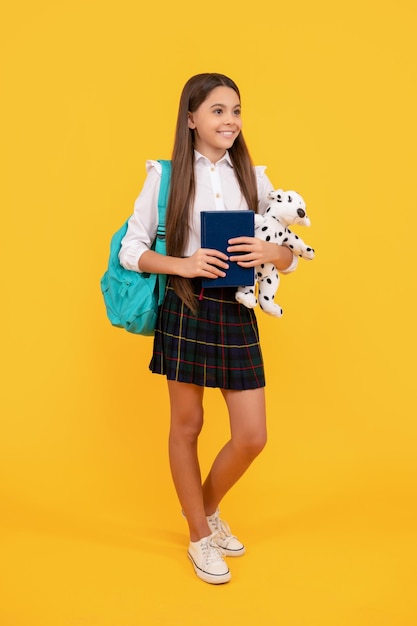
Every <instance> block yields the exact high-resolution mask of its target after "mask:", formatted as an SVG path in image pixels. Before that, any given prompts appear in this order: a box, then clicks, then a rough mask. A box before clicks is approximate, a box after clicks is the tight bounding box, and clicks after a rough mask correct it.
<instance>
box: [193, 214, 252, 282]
mask: <svg viewBox="0 0 417 626" xmlns="http://www.w3.org/2000/svg"><path fill="white" fill-rule="evenodd" d="M254 215H255V214H254V212H253V211H202V212H201V247H202V248H211V249H213V250H220V252H224V253H225V254H227V255H228V256H229V255H230V253H229V252H227V248H228V246H229V243H228V241H229V239H231V238H232V237H253V236H254V232H255V225H254V222H255V219H254ZM236 254H244V253H242V252H240V253H236ZM228 264H229V269H228V270H226V276H224V277H219V278H203V287H204V288H206V287H243V286H245V285H253V284H254V283H255V268H253V267H241V266H240V265H238V264H237V262H236V261H233V263H232V262H231V261H228Z"/></svg>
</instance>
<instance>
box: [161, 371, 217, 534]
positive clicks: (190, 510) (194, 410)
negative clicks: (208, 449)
mask: <svg viewBox="0 0 417 626" xmlns="http://www.w3.org/2000/svg"><path fill="white" fill-rule="evenodd" d="M168 390H169V396H170V404H171V427H170V432H169V460H170V466H171V473H172V478H173V480H174V485H175V489H176V491H177V495H178V499H179V501H180V504H181V506H182V509H183V511H184V514H185V517H186V519H187V522H188V526H189V529H190V540H191V541H198V540H199V539H202V538H203V537H207V536H208V535H210V534H211V531H210V529H209V526H208V524H207V519H206V513H205V509H204V501H203V491H202V485H201V472H200V465H199V462H198V457H197V441H198V436H199V434H200V432H201V429H202V427H203V394H204V387H199V386H197V385H192V384H188V383H180V382H177V381H171V380H169V381H168Z"/></svg>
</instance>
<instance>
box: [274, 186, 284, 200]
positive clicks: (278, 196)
mask: <svg viewBox="0 0 417 626" xmlns="http://www.w3.org/2000/svg"><path fill="white" fill-rule="evenodd" d="M275 193H276V198H275V199H276V201H277V202H282V201H283V199H284V190H283V189H277V190H276V192H275Z"/></svg>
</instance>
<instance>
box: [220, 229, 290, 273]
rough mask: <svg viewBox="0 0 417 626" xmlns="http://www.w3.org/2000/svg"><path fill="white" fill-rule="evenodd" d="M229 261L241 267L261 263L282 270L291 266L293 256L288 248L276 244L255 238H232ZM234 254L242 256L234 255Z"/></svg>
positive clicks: (228, 249) (230, 240) (228, 250)
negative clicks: (270, 264)
mask: <svg viewBox="0 0 417 626" xmlns="http://www.w3.org/2000/svg"><path fill="white" fill-rule="evenodd" d="M227 252H230V261H236V262H237V264H238V265H240V266H241V267H255V266H256V265H262V263H273V264H274V265H275V266H276V268H277V269H278V270H284V269H286V268H287V267H289V265H290V264H291V261H292V258H293V255H292V252H291V250H290V249H289V248H286V247H285V246H280V245H279V244H277V243H271V242H270V241H263V239H258V238H257V237H234V238H233V239H229V247H228V248H227ZM236 252H243V253H244V254H240V255H236V254H235V253H236Z"/></svg>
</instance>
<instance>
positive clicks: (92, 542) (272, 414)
mask: <svg viewBox="0 0 417 626" xmlns="http://www.w3.org/2000/svg"><path fill="white" fill-rule="evenodd" d="M0 29H1V31H0V34H1V36H0V42H1V44H0V46H1V57H2V69H1V90H2V95H1V104H0V106H1V124H2V130H1V147H2V153H3V155H2V162H1V192H0V193H1V211H2V228H1V255H2V260H1V267H2V285H1V294H2V305H1V316H2V319H1V332H2V338H1V353H2V361H3V373H2V391H1V426H2V432H1V440H0V465H1V506H2V511H1V517H0V526H1V531H2V541H1V549H2V555H1V565H0V572H1V574H0V575H1V581H0V582H1V585H0V590H1V591H0V593H1V599H0V621H1V623H2V625H4V626H139V625H142V624H143V625H145V624H150V625H154V624H155V625H163V626H165V625H169V626H171V625H172V626H174V625H175V626H187V625H199V624H202V625H206V624H207V625H208V624H210V625H212V624H219V625H221V626H223V625H226V624H253V625H255V626H258V625H262V626H264V625H265V626H270V625H275V624H280V625H282V626H327V625H329V626H342V625H343V626H344V625H345V624H346V625H353V624H355V626H362V625H363V626H388V625H389V626H412V625H413V626H414V625H415V624H416V623H417V606H416V604H417V603H416V600H415V586H416V573H417V572H416V570H417V568H416V557H417V549H416V548H417V546H416V414H417V412H416V403H415V369H416V368H415V362H416V347H417V346H416V330H415V313H414V299H415V284H416V279H415V269H416V264H415V254H416V252H415V244H414V241H415V238H416V225H417V224H416V212H417V202H416V197H417V193H416V145H417V143H416V140H417V137H416V110H417V98H416V63H415V61H416V44H415V32H416V19H415V3H414V2H412V0H397V1H396V2H391V1H386V2H379V1H376V0H361V1H359V0H351V1H350V2H346V3H334V2H330V1H326V0H317V2H309V1H308V0H294V1H292V2H288V3H285V4H284V3H280V2H277V1H276V0H266V2H264V3H262V4H261V3H258V4H257V5H256V4H253V3H237V4H236V3H197V2H190V1H189V0H186V1H185V2H180V3H175V2H171V1H168V0H161V1H160V2H155V3H152V2H148V3H144V2H134V1H133V0H122V1H121V2H119V3H116V2H109V1H108V0H104V1H103V0H101V1H100V2H98V0H93V1H86V2H81V1H80V0H72V2H69V1H63V2H52V1H49V2H48V1H47V0H39V1H38V2H36V3H35V2H28V1H27V0H26V1H19V0H17V1H16V2H13V3H8V5H7V8H6V9H4V8H3V9H2V16H1V19H0ZM205 71H219V72H223V73H226V74H229V75H231V76H232V77H233V78H234V79H235V80H236V82H237V83H238V85H239V86H240V88H241V92H242V100H243V115H244V130H245V136H246V139H247V141H248V144H249V147H250V149H251V152H252V156H253V159H254V161H255V162H256V163H257V164H267V165H268V174H269V176H270V178H271V180H272V181H273V183H274V185H275V186H276V187H282V188H284V189H291V188H295V189H296V190H298V191H299V192H300V193H302V194H303V195H304V197H305V198H306V200H307V204H308V209H309V214H310V217H311V220H312V227H311V228H310V229H309V230H308V231H307V230H302V231H299V234H300V235H301V236H302V237H303V238H304V239H305V240H306V241H308V242H309V243H311V245H313V246H314V247H315V249H316V252H317V256H316V259H315V260H314V261H313V262H300V265H299V269H298V270H297V272H296V274H294V275H292V276H291V277H285V278H283V280H282V284H281V287H280V290H279V292H278V295H277V298H276V300H277V301H278V302H279V303H280V304H281V305H282V306H283V308H284V317H283V318H282V319H281V320H272V319H268V318H267V317H266V316H264V315H262V313H259V314H258V320H259V324H260V329H261V335H262V340H263V347H264V356H265V361H266V367H267V380H268V384H267V393H268V408H269V445H268V447H267V449H266V450H265V452H264V453H263V455H262V456H261V457H260V458H259V459H258V460H257V461H256V463H255V464H254V465H253V467H252V468H251V470H250V471H249V472H248V474H247V475H246V476H245V477H244V478H243V479H242V481H241V482H240V483H239V484H238V485H237V486H236V488H235V489H234V490H233V492H232V493H231V494H230V495H229V496H228V497H227V498H226V500H225V502H224V503H223V509H222V510H223V514H224V517H226V519H228V520H229V522H230V523H232V525H233V528H234V529H235V531H236V532H237V534H238V535H239V537H241V538H242V539H243V540H244V541H245V543H246V544H247V545H248V554H247V555H246V556H245V557H244V558H243V559H237V560H235V561H234V562H232V563H230V567H231V569H232V574H233V579H232V582H231V583H230V584H229V585H226V586H223V587H220V588H219V587H213V586H210V585H206V584H204V583H202V582H201V581H199V580H198V579H197V578H196V577H195V575H194V573H193V571H192V568H191V565H190V564H189V563H188V561H187V559H186V556H185V549H186V545H187V537H186V528H185V524H184V520H183V519H182V517H181V515H180V511H179V507H178V504H177V501H176V497H175V494H174V491H173V487H172V485H171V479H170V475H169V469H168V462H167V455H166V447H167V446H166V437H167V430H168V401H167V394H166V390H165V381H164V379H163V378H162V377H159V376H152V375H151V374H150V373H149V372H148V361H149V358H150V352H151V340H150V339H148V338H141V337H134V336H131V335H129V334H127V333H125V332H124V331H122V330H118V329H114V328H112V327H111V326H110V324H109V322H108V321H107V319H106V317H105V311H104V305H103V302H102V298H101V293H100V289H99V280H100V277H101V275H102V273H103V271H104V269H105V266H106V263H107V257H108V246H109V241H110V237H111V234H112V233H113V232H114V231H115V230H116V229H117V228H118V227H119V225H120V224H121V223H122V222H123V221H124V219H125V218H126V217H128V215H129V214H130V212H131V210H132V206H133V202H134V199H135V197H136V196H137V194H138V193H139V191H140V188H141V186H142V183H143V180H144V177H145V167H144V164H145V160H146V159H148V158H169V157H170V153H171V148H172V140H173V133H174V124H175V119H176V113H177V105H178V99H179V95H180V91H181V88H182V86H183V84H184V82H185V81H186V80H187V79H188V78H189V76H191V75H193V74H195V73H199V72H205ZM206 410H207V417H206V426H205V430H204V434H203V436H202V438H201V444H200V454H201V458H202V465H203V471H204V472H205V471H207V468H208V465H209V462H210V460H211V458H212V457H213V455H214V453H215V452H216V450H217V448H218V446H219V445H220V443H221V442H222V441H223V440H224V439H225V438H226V436H227V416H226V413H225V410H224V407H223V404H222V402H221V400H220V394H219V393H218V392H217V391H213V390H211V391H209V392H208V393H207V402H206Z"/></svg>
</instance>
